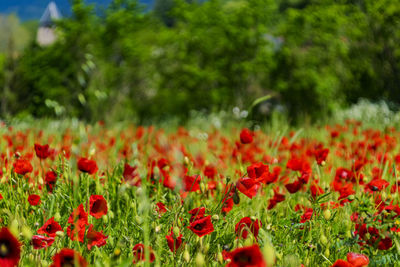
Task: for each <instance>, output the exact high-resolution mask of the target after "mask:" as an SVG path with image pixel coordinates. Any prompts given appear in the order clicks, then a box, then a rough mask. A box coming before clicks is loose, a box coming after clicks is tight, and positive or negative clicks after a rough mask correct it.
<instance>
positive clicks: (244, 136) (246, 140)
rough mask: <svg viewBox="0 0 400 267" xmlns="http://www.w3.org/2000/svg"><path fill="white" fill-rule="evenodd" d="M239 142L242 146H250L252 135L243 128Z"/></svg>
mask: <svg viewBox="0 0 400 267" xmlns="http://www.w3.org/2000/svg"><path fill="white" fill-rule="evenodd" d="M240 142H241V143H242V144H250V143H252V142H253V133H252V132H251V131H250V130H249V129H247V128H244V129H243V130H242V131H241V132H240Z"/></svg>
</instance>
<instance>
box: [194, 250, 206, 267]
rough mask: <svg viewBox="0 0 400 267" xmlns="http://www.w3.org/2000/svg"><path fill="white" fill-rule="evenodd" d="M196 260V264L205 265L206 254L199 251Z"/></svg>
mask: <svg viewBox="0 0 400 267" xmlns="http://www.w3.org/2000/svg"><path fill="white" fill-rule="evenodd" d="M195 262H196V266H199V267H201V266H204V264H205V260H204V255H203V254H202V253H201V252H200V253H197V255H196V259H195Z"/></svg>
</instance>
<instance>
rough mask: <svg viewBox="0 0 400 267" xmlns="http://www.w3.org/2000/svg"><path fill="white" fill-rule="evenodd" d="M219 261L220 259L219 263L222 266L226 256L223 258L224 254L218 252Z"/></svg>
mask: <svg viewBox="0 0 400 267" xmlns="http://www.w3.org/2000/svg"><path fill="white" fill-rule="evenodd" d="M217 259H218V262H219V263H220V264H222V263H223V262H224V256H222V253H221V252H218V254H217Z"/></svg>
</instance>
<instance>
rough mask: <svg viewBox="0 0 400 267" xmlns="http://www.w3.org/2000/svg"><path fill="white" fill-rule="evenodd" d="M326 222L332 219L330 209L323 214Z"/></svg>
mask: <svg viewBox="0 0 400 267" xmlns="http://www.w3.org/2000/svg"><path fill="white" fill-rule="evenodd" d="M323 215H324V218H325V220H329V219H330V218H331V211H330V210H329V209H326V210H324V212H323Z"/></svg>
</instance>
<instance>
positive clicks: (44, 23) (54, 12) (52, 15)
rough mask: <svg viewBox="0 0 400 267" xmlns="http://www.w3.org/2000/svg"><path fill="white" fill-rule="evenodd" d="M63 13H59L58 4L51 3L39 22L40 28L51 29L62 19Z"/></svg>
mask: <svg viewBox="0 0 400 267" xmlns="http://www.w3.org/2000/svg"><path fill="white" fill-rule="evenodd" d="M61 17H62V16H61V13H60V11H58V8H57V6H56V3H54V2H53V1H51V2H50V3H49V4H48V5H47V7H46V10H45V11H44V13H43V15H42V17H41V18H40V21H39V26H40V27H51V26H52V25H53V23H54V20H57V19H61Z"/></svg>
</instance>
